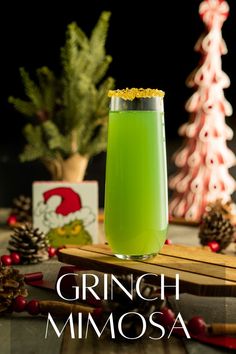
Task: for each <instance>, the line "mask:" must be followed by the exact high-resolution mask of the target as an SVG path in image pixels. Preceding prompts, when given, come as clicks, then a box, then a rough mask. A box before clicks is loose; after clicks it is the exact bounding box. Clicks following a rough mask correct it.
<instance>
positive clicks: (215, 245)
mask: <svg viewBox="0 0 236 354" xmlns="http://www.w3.org/2000/svg"><path fill="white" fill-rule="evenodd" d="M207 246H209V247H210V249H211V250H212V252H218V251H219V250H220V245H219V243H218V242H216V241H211V242H208V244H207Z"/></svg>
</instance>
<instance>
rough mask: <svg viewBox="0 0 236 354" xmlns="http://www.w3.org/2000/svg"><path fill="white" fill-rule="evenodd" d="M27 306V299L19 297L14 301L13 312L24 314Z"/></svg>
mask: <svg viewBox="0 0 236 354" xmlns="http://www.w3.org/2000/svg"><path fill="white" fill-rule="evenodd" d="M26 305H27V300H26V298H25V297H24V296H22V295H18V296H17V297H16V298H15V299H14V301H13V311H16V312H22V311H24V310H25V307H26Z"/></svg>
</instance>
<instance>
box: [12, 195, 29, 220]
mask: <svg viewBox="0 0 236 354" xmlns="http://www.w3.org/2000/svg"><path fill="white" fill-rule="evenodd" d="M11 215H14V216H15V217H16V219H17V221H18V222H31V221H32V201H31V198H30V197H26V196H24V195H20V196H19V197H17V198H14V199H13V206H12V210H11Z"/></svg>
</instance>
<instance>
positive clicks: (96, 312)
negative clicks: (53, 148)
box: [93, 307, 103, 318]
mask: <svg viewBox="0 0 236 354" xmlns="http://www.w3.org/2000/svg"><path fill="white" fill-rule="evenodd" d="M102 313H103V309H102V308H101V307H97V308H96V309H95V310H94V311H93V316H94V317H95V318H100V317H101V315H102Z"/></svg>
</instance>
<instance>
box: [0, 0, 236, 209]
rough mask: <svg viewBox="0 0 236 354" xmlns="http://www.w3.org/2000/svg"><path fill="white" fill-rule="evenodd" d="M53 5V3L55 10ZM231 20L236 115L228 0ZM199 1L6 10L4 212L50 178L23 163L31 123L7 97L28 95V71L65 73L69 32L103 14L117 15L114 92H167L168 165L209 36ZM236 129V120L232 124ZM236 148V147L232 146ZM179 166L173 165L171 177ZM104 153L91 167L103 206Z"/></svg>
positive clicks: (112, 45) (235, 29) (0, 112)
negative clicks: (198, 45) (200, 42)
mask: <svg viewBox="0 0 236 354" xmlns="http://www.w3.org/2000/svg"><path fill="white" fill-rule="evenodd" d="M53 3H54V4H53ZM228 3H229V5H230V16H229V18H228V20H227V21H226V22H225V24H224V27H223V37H224V39H225V41H226V44H227V46H228V50H229V53H228V55H226V56H224V57H223V58H222V59H223V69H224V71H225V72H226V73H227V74H228V75H229V76H230V78H231V86H230V88H228V89H227V91H225V94H226V97H227V98H228V100H229V101H230V102H231V103H232V105H233V107H234V110H235V111H236V26H235V23H236V2H235V1H234V0H229V1H228ZM199 4H200V0H181V1H171V0H168V1H161V0H159V1H158V0H156V1H154V0H149V1H145V2H144V1H139V2H138V1H128V0H126V1H122V0H120V1H102V0H94V1H93V0H86V1H74V0H66V1H65V0H61V1H60V2H53V1H42V0H41V1H32V2H27V1H19V2H18V1H15V2H13V1H8V2H7V3H5V5H4V8H2V9H1V19H0V33H1V34H0V36H1V85H0V88H1V90H0V116H1V119H0V182H1V187H0V206H9V205H10V204H11V200H12V198H13V197H14V196H16V195H18V194H20V193H25V194H30V192H31V183H32V181H33V180H43V179H48V178H49V175H48V174H47V171H46V170H45V169H44V168H43V167H42V166H41V164H40V163H38V162H33V163H25V164H20V163H19V160H18V154H19V152H20V151H21V150H22V147H23V145H24V139H23V137H22V133H21V131H22V127H23V125H24V124H25V123H26V118H24V117H22V116H20V115H19V114H18V113H16V112H15V111H14V110H13V109H12V108H11V107H10V106H9V104H8V103H7V98H8V96H9V95H14V96H21V97H22V96H23V89H22V86H21V81H20V77H19V71H18V69H19V67H21V66H24V67H25V68H26V69H27V70H28V71H29V72H31V73H32V72H34V70H35V69H36V68H37V67H40V66H43V65H47V66H49V67H51V68H52V69H54V70H56V71H59V70H60V67H59V55H60V47H61V46H62V45H63V44H64V40H65V30H66V26H67V25H68V24H69V23H70V22H72V21H76V22H77V23H78V25H79V26H80V27H81V28H82V29H83V30H84V31H85V32H86V33H87V34H89V33H90V31H91V29H92V28H93V26H94V25H95V23H96V21H97V19H98V17H99V15H100V13H101V11H103V10H110V11H111V12H112V17H111V21H110V30H109V36H108V40H107V52H108V53H109V54H111V55H112V57H113V62H112V65H111V67H110V72H109V73H110V74H111V75H112V76H113V77H115V79H116V87H117V88H124V87H132V86H133V87H134V86H136V87H153V88H155V87H157V88H161V89H163V90H164V91H165V92H166V96H165V115H166V132H167V150H168V159H169V158H170V156H171V154H172V152H173V151H174V150H175V149H176V147H177V146H178V145H179V144H180V143H181V141H180V140H179V138H178V135H177V128H178V127H179V126H180V124H181V123H183V122H184V121H186V120H187V119H188V114H187V113H186V112H185V110H184V104H185V101H186V100H187V99H188V97H189V96H190V95H191V93H192V92H191V90H190V89H188V88H187V87H186V86H185V80H186V77H187V76H188V75H189V73H190V72H191V71H192V70H193V69H194V68H195V67H196V65H197V63H198V60H199V55H198V54H197V53H195V52H194V50H193V47H194V44H195V42H196V40H197V39H198V37H199V36H200V34H201V33H202V31H203V28H204V27H203V24H202V22H201V20H200V18H199V15H198V6H199ZM227 122H228V124H229V125H231V126H232V127H235V119H234V117H232V118H229V119H228V120H227ZM230 146H232V148H233V149H235V147H234V146H233V145H232V142H231V145H230ZM172 169H173V166H172V165H171V164H169V172H171V171H172ZM104 171H105V153H104V154H100V155H99V156H97V157H95V158H93V160H91V161H90V164H89V167H88V171H87V176H86V178H87V179H97V180H98V181H99V185H100V206H102V205H103V195H104Z"/></svg>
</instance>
